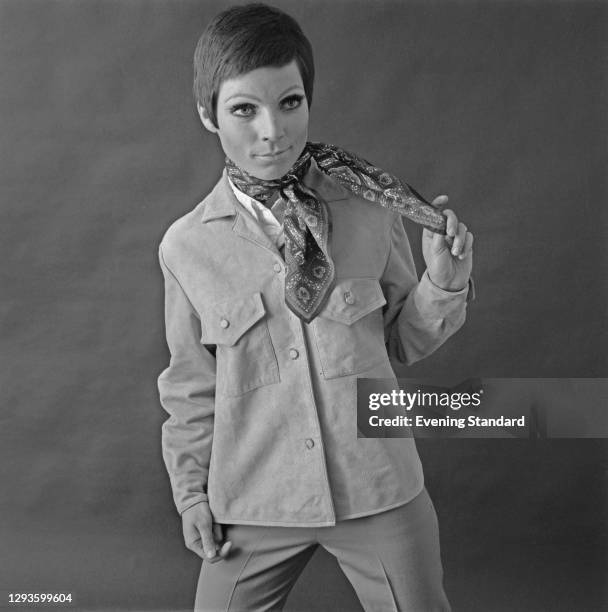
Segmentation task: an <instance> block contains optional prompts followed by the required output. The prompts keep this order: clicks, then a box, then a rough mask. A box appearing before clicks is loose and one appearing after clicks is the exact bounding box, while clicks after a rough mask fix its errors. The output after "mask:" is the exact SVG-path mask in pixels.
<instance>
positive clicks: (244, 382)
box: [201, 293, 279, 397]
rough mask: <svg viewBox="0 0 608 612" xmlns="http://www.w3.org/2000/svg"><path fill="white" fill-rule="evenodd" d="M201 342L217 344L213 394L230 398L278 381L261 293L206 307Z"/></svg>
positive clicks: (275, 361) (277, 369)
mask: <svg viewBox="0 0 608 612" xmlns="http://www.w3.org/2000/svg"><path fill="white" fill-rule="evenodd" d="M202 322H203V326H202V327H203V331H202V337H201V342H202V343H203V344H215V345H216V347H217V348H216V354H215V357H216V365H217V371H216V393H217V394H219V395H225V396H230V397H237V396H239V395H243V394H245V393H247V392H248V391H251V390H253V389H256V388H258V387H262V386H264V385H270V384H272V383H276V382H278V381H279V366H278V363H277V358H276V355H275V352H274V348H273V346H272V341H271V339H270V333H269V331H268V325H267V323H266V309H265V308H264V302H263V301H262V295H261V294H260V293H253V294H251V295H246V296H237V297H235V298H231V299H229V300H225V301H222V302H216V303H214V304H210V305H208V306H207V307H205V309H204V312H203V317H202Z"/></svg>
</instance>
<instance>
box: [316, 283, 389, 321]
mask: <svg viewBox="0 0 608 612" xmlns="http://www.w3.org/2000/svg"><path fill="white" fill-rule="evenodd" d="M384 304H386V298H385V297H384V294H383V293H382V288H381V287H380V283H379V282H378V280H377V279H375V278H345V279H342V280H339V281H337V283H336V286H335V287H334V288H333V290H332V292H331V294H330V295H329V298H328V299H327V303H326V304H325V308H324V309H323V310H322V311H321V312H320V313H319V316H321V317H326V318H328V319H332V320H334V321H338V322H340V323H346V325H352V324H353V323H355V321H358V320H359V319H360V318H361V317H364V316H365V315H367V314H369V313H370V312H372V311H373V310H376V308H380V306H384Z"/></svg>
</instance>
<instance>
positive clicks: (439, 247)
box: [422, 195, 473, 291]
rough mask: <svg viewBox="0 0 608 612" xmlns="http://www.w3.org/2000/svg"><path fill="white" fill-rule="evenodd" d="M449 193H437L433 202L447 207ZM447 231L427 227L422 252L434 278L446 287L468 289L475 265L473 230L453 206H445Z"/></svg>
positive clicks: (446, 288)
mask: <svg viewBox="0 0 608 612" xmlns="http://www.w3.org/2000/svg"><path fill="white" fill-rule="evenodd" d="M447 201H448V196H447V195H440V196H437V197H436V198H435V199H434V200H433V205H435V206H439V207H440V208H443V207H444V206H445V204H446V203H447ZM442 213H443V214H444V215H445V217H446V234H445V235H442V234H437V233H435V232H431V231H430V230H428V229H426V228H424V229H423V231H422V254H423V256H424V261H425V263H426V269H427V272H428V274H429V277H430V279H431V281H432V282H433V283H434V284H435V285H437V286H438V287H440V288H441V289H445V290H446V291H458V290H460V289H464V288H465V287H466V286H467V283H468V281H469V276H470V275H471V268H472V266H473V234H471V232H469V231H468V230H467V226H466V225H465V224H464V223H462V222H461V221H459V220H458V217H457V216H456V214H455V213H454V211H453V210H450V209H444V210H442Z"/></svg>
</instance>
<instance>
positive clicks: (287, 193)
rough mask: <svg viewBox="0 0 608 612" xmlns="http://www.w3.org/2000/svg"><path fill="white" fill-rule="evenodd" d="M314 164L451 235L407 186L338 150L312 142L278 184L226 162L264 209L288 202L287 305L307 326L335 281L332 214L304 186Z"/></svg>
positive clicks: (363, 193)
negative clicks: (265, 205)
mask: <svg viewBox="0 0 608 612" xmlns="http://www.w3.org/2000/svg"><path fill="white" fill-rule="evenodd" d="M313 158H314V160H315V161H316V163H317V165H318V166H319V168H320V169H321V170H322V171H323V172H325V173H326V174H327V175H329V176H330V177H332V178H334V179H335V180H337V181H338V183H340V184H341V185H343V186H344V187H346V188H347V189H348V190H349V191H351V192H352V193H355V194H356V195H359V196H361V197H362V198H364V199H366V200H368V201H370V202H376V203H378V204H380V205H381V206H384V207H386V208H390V209H391V210H395V211H397V212H398V213H400V214H401V215H403V216H405V217H407V218H408V219H411V220H412V221H414V222H416V223H419V224H421V225H424V226H425V227H427V228H428V229H430V230H431V231H434V232H437V233H441V234H445V217H444V216H443V215H442V214H441V212H440V211H439V210H438V209H437V208H435V207H434V206H432V205H431V204H429V202H427V201H426V200H425V199H424V198H423V197H422V196H421V195H419V194H418V193H416V191H414V189H412V188H411V187H410V186H409V185H408V184H407V183H403V182H401V181H400V180H399V179H398V178H397V177H395V176H393V175H392V174H389V173H388V172H385V171H384V170H382V169H380V168H378V167H376V166H374V165H373V164H370V163H369V162H368V161H366V160H364V159H361V158H360V157H357V156H356V155H353V154H352V153H348V152H347V151H345V150H344V149H341V148H339V147H336V146H334V145H330V144H325V143H320V142H308V143H307V144H306V147H304V151H303V152H302V154H301V155H300V157H299V158H298V159H297V161H296V162H295V164H294V165H293V166H292V167H291V168H290V170H289V171H288V172H287V173H286V174H285V175H284V176H282V177H281V178H279V179H273V180H263V179H259V178H256V177H254V176H251V175H250V174H248V173H247V172H245V171H244V170H241V169H240V168H239V167H238V166H236V165H235V164H234V162H232V161H231V160H230V159H228V158H226V171H227V173H228V176H229V177H230V180H231V181H232V182H233V183H234V185H235V186H236V187H237V189H239V190H240V191H242V192H243V193H246V194H247V195H248V196H250V197H252V198H255V199H256V200H258V201H260V202H262V203H267V202H268V201H269V200H270V199H271V198H273V196H276V195H277V194H278V195H279V197H281V198H283V200H284V201H285V204H286V207H285V216H284V219H283V226H284V231H285V263H286V265H287V274H286V277H285V302H286V303H287V306H288V307H289V309H290V310H291V311H292V312H293V313H294V314H295V315H296V316H298V317H299V318H300V319H302V320H303V321H304V322H306V323H310V321H312V320H313V319H314V318H315V317H316V316H317V315H318V314H319V311H320V310H321V308H322V307H323V304H324V302H325V299H326V298H327V297H328V295H329V293H330V289H331V287H332V285H333V282H334V276H335V269H334V263H333V261H332V260H331V257H330V255H329V250H328V245H329V241H330V238H331V220H330V218H329V209H328V207H327V205H326V203H325V202H324V201H323V200H322V198H321V197H320V196H319V195H318V194H317V193H316V192H315V191H313V190H312V189H310V188H309V187H307V186H306V185H304V182H303V180H302V179H303V178H304V175H305V174H306V173H307V172H308V169H309V168H310V162H311V159H313Z"/></svg>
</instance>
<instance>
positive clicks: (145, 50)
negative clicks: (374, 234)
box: [0, 0, 608, 612]
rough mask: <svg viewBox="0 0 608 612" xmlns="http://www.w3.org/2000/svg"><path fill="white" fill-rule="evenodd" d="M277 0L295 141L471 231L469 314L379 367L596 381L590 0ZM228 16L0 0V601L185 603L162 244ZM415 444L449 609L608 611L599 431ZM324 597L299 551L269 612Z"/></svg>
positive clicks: (86, 605) (339, 582)
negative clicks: (200, 91)
mask: <svg viewBox="0 0 608 612" xmlns="http://www.w3.org/2000/svg"><path fill="white" fill-rule="evenodd" d="M275 4H276V5H278V6H281V7H283V8H285V9H286V10H288V11H289V12H291V13H292V14H293V15H294V16H295V17H296V18H297V19H298V20H299V21H300V22H301V24H302V26H303V28H304V30H305V31H306V32H307V33H308V35H309V37H310V39H311V41H312V43H313V46H314V48H315V54H316V63H317V73H318V76H317V80H316V88H315V99H314V103H313V106H312V120H311V134H310V136H311V138H312V139H318V140H326V141H328V142H335V143H336V144H340V145H342V146H344V147H346V148H350V149H352V150H353V151H356V152H358V153H360V154H362V155H364V156H365V157H367V158H369V159H371V160H373V161H375V162H376V163H377V164H379V165H383V166H385V167H386V168H387V169H390V170H392V171H394V172H395V173H397V174H399V175H400V176H401V177H403V178H404V179H405V180H407V181H408V182H411V183H412V184H413V185H414V186H415V187H416V188H417V189H418V190H419V191H421V192H422V193H423V194H425V195H427V197H433V196H435V195H437V194H440V193H447V194H448V195H449V196H450V203H451V205H452V206H453V207H454V208H455V209H456V210H457V211H458V212H459V214H460V216H461V217H462V219H463V220H465V221H466V222H467V224H468V225H469V227H470V228H471V229H472V231H473V232H474V233H475V236H476V243H475V267H474V275H475V279H476V282H477V291H478V299H477V301H476V302H474V303H473V304H471V306H470V309H469V319H468V321H467V323H466V326H465V327H464V328H463V329H462V330H461V331H460V332H459V334H458V335H457V336H456V337H454V338H453V339H452V340H450V342H449V343H448V345H446V346H445V347H443V348H442V349H440V350H439V351H438V352H437V353H436V354H435V355H434V356H432V357H431V358H429V359H427V360H426V361H425V362H422V363H420V364H418V365H416V366H414V367H412V368H410V369H409V370H408V371H406V372H399V374H400V375H402V376H420V377H423V376H433V377H434V378H435V379H436V380H437V381H438V382H441V381H447V382H450V381H453V382H457V381H458V380H460V379H462V378H464V377H467V376H493V377H510V376H513V377H606V376H607V363H606V361H607V360H606V350H605V346H606V341H607V339H608V338H607V336H608V334H607V329H606V328H607V325H606V321H607V316H606V315H607V309H606V304H607V300H606V282H605V279H606V272H607V265H606V263H607V258H606V246H605V244H606V213H605V209H606V196H607V188H606V187H607V186H606V158H607V156H606V127H607V126H606V123H607V122H606V108H607V103H608V99H607V98H608V96H607V93H608V87H607V76H606V75H607V74H608V72H607V70H606V68H607V66H606V58H607V37H606V32H607V25H608V5H607V4H606V3H605V2H582V1H581V2H540V1H537V2H530V1H512V2H506V1H505V2H491V1H490V2H474V1H463V2H457V1H451V0H441V1H439V0H434V1H426V2H386V1H368V2H354V1H348V2H346V1H334V2H320V1H318V0H306V1H303V2H297V1H289V2H275ZM226 6H227V3H225V2H215V1H214V2H202V1H174V2H169V1H168V0H164V1H160V0H151V1H142V0H129V1H123V2H118V1H97V0H87V1H85V0H81V1H78V2H76V1H50V0H45V1H37V0H28V1H25V2H23V1H19V0H1V1H0V83H1V86H0V133H1V137H0V143H1V150H0V154H1V158H0V160H1V163H0V205H1V214H2V217H1V223H0V231H1V232H2V236H1V240H0V249H2V256H1V260H0V261H2V263H3V265H2V270H1V275H2V292H1V299H0V312H1V320H0V325H1V339H2V354H1V359H2V362H1V368H0V377H1V378H0V389H1V394H2V395H1V397H2V406H1V412H0V419H1V421H0V422H1V429H0V431H1V434H0V435H1V436H2V439H1V441H0V459H1V461H0V466H1V467H0V470H1V474H2V476H1V483H0V484H1V485H2V492H1V495H0V558H1V566H0V593H1V596H2V601H1V603H0V605H1V606H4V605H6V602H7V593H8V592H41V591H44V592H48V591H51V592H72V593H73V594H74V596H75V599H76V602H77V603H76V604H75V605H74V606H73V608H74V609H78V610H84V609H126V610H154V609H159V610H179V609H187V608H188V607H190V606H191V605H192V602H193V596H194V587H195V583H196V578H197V575H198V570H199V562H198V559H197V558H196V557H195V556H194V555H193V554H192V553H190V552H189V551H187V550H186V549H185V548H184V547H183V544H182V539H181V531H180V521H179V518H178V516H177V514H176V513H175V511H174V508H173V505H172V500H171V497H170V491H169V484H168V479H167V477H166V475H165V472H164V466H163V464H162V460H161V456H160V440H159V436H160V425H161V423H162V421H163V420H164V418H165V415H164V413H163V411H162V409H161V408H160V406H159V403H158V398H157V391H156V376H157V375H158V373H159V372H160V371H161V370H162V369H163V368H164V367H165V365H166V363H167V359H168V354H167V350H166V347H165V343H164V336H163V323H162V280H161V275H160V272H159V270H158V266H157V262H156V251H157V244H158V242H159V240H160V237H161V235H162V233H163V232H164V230H165V229H166V228H167V227H168V225H169V224H170V223H171V222H172V221H173V220H174V219H175V218H177V217H179V216H180V215H182V214H184V213H185V212H187V211H188V210H190V209H191V208H193V207H194V205H195V204H196V203H197V202H198V201H199V200H200V199H201V198H202V197H203V196H204V195H205V194H206V193H207V191H208V190H209V189H210V187H211V186H212V185H213V184H214V183H215V181H216V179H217V177H218V175H219V172H220V169H221V164H222V157H221V154H220V151H219V148H218V145H217V143H216V141H215V140H214V138H212V137H211V136H210V135H208V134H207V133H203V131H202V128H201V126H200V124H199V123H198V119H197V116H196V114H195V110H194V105H193V102H192V98H191V94H190V90H191V56H192V52H193V49H194V46H195V44H196V40H197V38H198V35H199V33H200V31H201V30H202V28H203V27H204V25H205V24H206V22H207V21H208V19H209V18H210V16H212V15H213V14H215V13H216V12H217V11H218V10H220V9H223V8H225V7H226ZM408 231H409V233H410V236H411V239H412V243H413V246H414V250H415V251H416V256H417V261H418V263H421V258H420V256H419V255H418V253H419V242H420V240H419V230H418V229H417V228H415V227H409V228H408ZM419 269H420V271H422V269H423V268H422V266H420V268H419ZM578 408H584V407H576V406H573V409H578ZM419 448H420V452H421V455H422V457H423V462H424V464H425V470H426V478H427V486H428V488H429V490H430V492H431V495H432V497H433V499H434V500H435V504H436V507H437V511H438V514H439V517H440V526H441V534H442V550H443V558H444V565H445V570H446V587H447V590H448V594H449V596H450V598H451V600H452V602H453V605H454V608H455V610H462V611H467V612H468V611H476V610H479V611H482V610H483V611H486V610H492V611H494V610H496V611H499V610H501V611H502V610H504V611H511V610H526V611H527V610H598V609H600V608H601V607H602V606H605V605H606V604H607V602H608V597H607V593H606V587H605V570H606V539H605V535H606V531H605V525H606V523H605V518H606V509H607V508H606V502H607V499H606V482H605V478H606V468H607V467H608V465H607V463H608V462H607V460H606V443H605V441H603V440H586V441H582V440H578V441H577V440H566V441H555V440H554V441H542V442H541V441H536V442H533V441H527V440H486V441H484V440H450V441H446V442H440V441H437V440H425V441H424V442H421V443H420V444H419ZM330 607H331V609H335V610H358V609H360V608H359V607H358V603H357V600H356V597H355V595H354V593H353V591H352V590H351V588H350V586H349V585H348V583H347V582H346V580H345V579H344V578H343V577H342V575H341V574H340V572H339V570H338V569H337V566H336V564H335V563H334V562H333V559H331V558H330V557H329V556H328V555H326V553H319V554H317V555H316V556H315V559H314V560H313V563H312V564H310V565H309V566H308V568H307V569H306V570H305V573H304V574H303V576H302V579H301V580H300V582H299V583H298V585H297V586H296V588H295V590H294V591H293V593H292V596H291V598H290V601H289V609H290V610H296V609H297V610H326V609H329V608H330ZM21 609H25V608H23V607H22V608H21Z"/></svg>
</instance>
